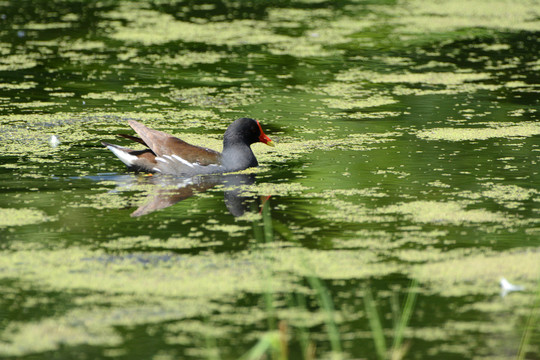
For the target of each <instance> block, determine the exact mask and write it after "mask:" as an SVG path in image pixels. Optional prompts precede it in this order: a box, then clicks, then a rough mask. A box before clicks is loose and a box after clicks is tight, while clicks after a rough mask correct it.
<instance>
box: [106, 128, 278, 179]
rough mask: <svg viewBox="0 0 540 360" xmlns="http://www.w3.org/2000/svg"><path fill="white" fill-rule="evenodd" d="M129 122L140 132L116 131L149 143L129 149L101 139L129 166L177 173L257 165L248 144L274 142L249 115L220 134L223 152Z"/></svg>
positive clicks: (185, 173)
mask: <svg viewBox="0 0 540 360" xmlns="http://www.w3.org/2000/svg"><path fill="white" fill-rule="evenodd" d="M128 124H129V125H130V126H131V127H132V128H133V130H135V132H136V133H137V134H138V135H139V136H140V138H138V137H136V136H131V135H126V134H118V135H119V136H122V137H124V138H127V139H130V140H133V141H136V142H138V143H141V144H143V145H145V146H147V147H148V149H144V150H132V149H129V148H126V147H123V146H119V145H114V144H109V143H107V142H102V144H103V145H105V146H106V147H107V148H108V149H109V150H111V151H112V152H113V153H114V154H115V155H116V156H117V157H118V158H119V159H120V160H121V161H122V162H123V163H124V164H126V165H127V166H128V168H130V169H131V170H135V171H145V172H150V173H161V174H170V175H178V176H194V175H199V174H213V173H224V172H231V171H239V170H244V169H247V168H249V167H254V166H257V165H259V163H258V162H257V159H256V158H255V155H254V154H253V151H251V147H250V146H251V144H253V143H256V142H262V143H265V144H267V145H270V146H274V143H273V142H272V140H271V139H270V138H269V137H268V136H266V134H265V133H264V132H263V130H262V128H261V124H259V121H257V120H254V119H250V118H240V119H237V120H235V121H234V122H233V123H232V124H231V125H229V127H228V128H227V130H226V131H225V134H224V135H223V152H222V153H219V152H217V151H214V150H211V149H207V148H204V147H199V146H195V145H191V144H188V143H187V142H185V141H183V140H180V139H179V138H177V137H174V136H172V135H169V134H167V133H164V132H162V131H158V130H153V129H150V128H148V127H146V126H144V125H143V124H141V123H139V122H137V121H135V120H129V121H128Z"/></svg>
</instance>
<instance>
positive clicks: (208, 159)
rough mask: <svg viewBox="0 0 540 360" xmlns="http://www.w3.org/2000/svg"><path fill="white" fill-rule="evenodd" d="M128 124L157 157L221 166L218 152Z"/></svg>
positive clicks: (137, 125)
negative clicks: (176, 157)
mask: <svg viewBox="0 0 540 360" xmlns="http://www.w3.org/2000/svg"><path fill="white" fill-rule="evenodd" d="M128 123H129V126H131V127H132V128H133V130H135V132H136V133H137V134H138V135H139V136H140V137H141V138H142V141H143V142H144V143H145V144H146V145H147V146H148V147H149V148H150V149H151V150H152V151H153V152H154V153H155V154H156V155H157V156H163V155H177V156H179V157H181V158H182V159H184V160H186V161H189V162H191V163H199V164H201V165H211V164H219V163H220V161H221V154H220V153H219V152H217V151H214V150H211V149H207V148H203V147H200V146H195V145H191V144H188V143H187V142H185V141H183V140H180V139H179V138H177V137H174V136H172V135H169V134H167V133H164V132H162V131H158V130H153V129H150V128H148V127H146V126H144V125H143V124H141V123H140V122H137V121H135V120H129V121H128Z"/></svg>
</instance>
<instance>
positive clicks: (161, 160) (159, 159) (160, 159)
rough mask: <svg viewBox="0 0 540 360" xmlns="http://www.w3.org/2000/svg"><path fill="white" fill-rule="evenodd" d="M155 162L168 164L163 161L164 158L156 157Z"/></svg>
mask: <svg viewBox="0 0 540 360" xmlns="http://www.w3.org/2000/svg"><path fill="white" fill-rule="evenodd" d="M156 161H160V162H162V163H165V164H167V163H168V161H167V160H165V159H164V158H162V157H156Z"/></svg>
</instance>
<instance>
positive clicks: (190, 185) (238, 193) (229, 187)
mask: <svg viewBox="0 0 540 360" xmlns="http://www.w3.org/2000/svg"><path fill="white" fill-rule="evenodd" d="M130 179H131V180H130V181H128V182H127V183H125V182H124V183H122V184H120V183H119V186H121V187H127V186H129V185H130V183H132V182H134V181H137V183H138V184H140V181H141V179H143V181H144V182H145V183H147V184H149V185H153V186H154V187H153V188H152V190H151V193H150V194H149V195H148V196H147V199H146V201H145V203H144V204H143V205H141V206H139V208H137V209H136V210H135V211H134V212H133V213H131V216H132V217H138V216H143V215H146V214H150V213H152V212H154V211H157V210H161V209H165V208H167V207H169V206H172V205H174V204H176V203H178V202H180V201H182V200H185V199H188V198H190V197H192V196H193V195H195V194H197V193H202V192H205V191H207V190H209V189H211V188H213V187H215V186H217V185H223V190H224V197H225V206H227V209H228V210H229V212H230V213H231V214H232V215H233V216H242V215H243V214H245V213H246V212H248V211H252V210H253V209H257V208H258V201H259V199H258V197H256V196H243V195H242V193H243V191H242V187H243V186H246V185H251V184H254V183H255V176H254V175H253V174H228V175H206V176H195V177H191V178H178V177H174V176H163V175H157V176H146V177H144V178H140V177H130ZM256 206H257V207H256Z"/></svg>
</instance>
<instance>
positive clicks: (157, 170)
mask: <svg viewBox="0 0 540 360" xmlns="http://www.w3.org/2000/svg"><path fill="white" fill-rule="evenodd" d="M152 170H154V171H156V172H159V173H160V172H161V170H159V169H158V168H152Z"/></svg>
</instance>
